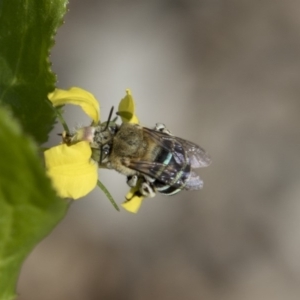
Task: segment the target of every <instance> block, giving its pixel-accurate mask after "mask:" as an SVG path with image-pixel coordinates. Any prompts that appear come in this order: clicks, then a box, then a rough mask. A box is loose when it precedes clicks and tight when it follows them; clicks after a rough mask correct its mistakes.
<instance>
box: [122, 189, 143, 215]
mask: <svg viewBox="0 0 300 300" xmlns="http://www.w3.org/2000/svg"><path fill="white" fill-rule="evenodd" d="M138 189H139V188H138V187H134V188H132V189H131V190H130V191H129V192H128V194H127V195H126V199H127V200H126V201H125V202H123V203H122V204H121V205H122V206H123V208H125V209H126V210H127V211H129V212H132V213H137V212H138V210H139V209H140V207H141V204H142V201H143V199H144V197H142V196H137V195H136V192H137V190H138Z"/></svg>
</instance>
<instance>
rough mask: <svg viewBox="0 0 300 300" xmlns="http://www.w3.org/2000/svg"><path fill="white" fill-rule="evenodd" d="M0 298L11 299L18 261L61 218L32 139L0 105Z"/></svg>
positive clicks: (62, 203) (64, 205)
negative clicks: (25, 134) (26, 135)
mask: <svg viewBox="0 0 300 300" xmlns="http://www.w3.org/2000/svg"><path fill="white" fill-rule="evenodd" d="M0 128H1V130H0V145H1V147H0V157H1V159H0V299H1V300H4V299H14V297H15V287H16V282H17V279H18V274H19V271H20V268H21V264H22V262H23V260H24V259H25V258H26V256H27V255H28V254H29V252H30V251H31V250H32V249H33V247H34V246H35V245H36V244H37V243H38V242H39V241H40V240H41V239H42V238H43V237H44V236H45V235H47V234H48V233H49V232H50V231H51V230H52V229H53V228H54V226H55V225H56V224H57V223H58V222H59V221H60V220H61V219H62V218H63V216H64V215H65V212H66V209H67V206H68V205H67V203H66V201H64V200H62V199H60V198H58V197H57V196H56V193H55V192H54V190H53V189H52V187H51V183H50V180H49V179H48V178H47V177H46V175H45V170H44V167H43V166H42V163H41V159H40V158H39V157H38V155H37V149H36V147H35V144H34V143H33V142H32V140H31V139H30V138H28V137H25V136H24V134H23V133H22V132H21V130H20V127H19V126H18V124H17V122H16V120H13V119H12V118H11V116H10V115H9V113H8V111H7V110H5V109H3V108H1V107H0Z"/></svg>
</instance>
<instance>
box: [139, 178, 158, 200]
mask: <svg viewBox="0 0 300 300" xmlns="http://www.w3.org/2000/svg"><path fill="white" fill-rule="evenodd" d="M140 192H141V194H142V195H143V196H145V197H148V198H153V197H154V196H155V194H156V193H155V190H154V188H153V187H152V185H151V184H150V183H149V182H143V183H142V184H141V186H140Z"/></svg>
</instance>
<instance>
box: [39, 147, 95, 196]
mask: <svg viewBox="0 0 300 300" xmlns="http://www.w3.org/2000/svg"><path fill="white" fill-rule="evenodd" d="M44 155H45V163H46V168H47V174H48V175H49V176H50V178H51V179H52V183H53V186H54V188H55V189H56V191H57V193H58V195H59V196H60V197H63V198H73V199H78V198H80V197H83V196H85V195H86V194H88V193H89V192H90V191H91V190H93V189H94V187H95V186H96V184H97V178H98V165H97V163H96V162H94V161H92V160H91V159H90V158H91V148H90V146H89V143H88V142H79V143H77V144H74V145H72V146H67V145H66V144H62V145H59V146H56V147H53V148H50V149H49V150H47V151H45V152H44Z"/></svg>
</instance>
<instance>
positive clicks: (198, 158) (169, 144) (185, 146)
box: [143, 127, 211, 168]
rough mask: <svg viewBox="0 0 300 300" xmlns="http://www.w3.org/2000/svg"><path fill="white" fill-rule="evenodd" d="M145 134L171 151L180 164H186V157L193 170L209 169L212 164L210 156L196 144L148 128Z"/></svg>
mask: <svg viewBox="0 0 300 300" xmlns="http://www.w3.org/2000/svg"><path fill="white" fill-rule="evenodd" d="M143 132H144V134H147V135H148V136H149V137H150V138H151V139H153V140H154V141H155V143H156V144H158V145H159V146H160V147H162V148H164V149H165V150H167V151H170V152H171V153H172V154H173V155H174V158H175V160H176V162H177V163H178V164H185V163H186V157H187V158H188V159H189V162H190V164H191V167H192V168H202V167H207V166H209V165H210V163H211V158H210V156H209V155H208V154H207V153H206V151H205V150H204V149H203V148H201V147H200V146H198V145H197V144H195V143H192V142H189V141H187V140H184V139H182V138H178V137H175V136H172V135H169V134H166V133H163V132H160V131H156V130H153V129H149V128H147V127H144V128H143Z"/></svg>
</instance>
